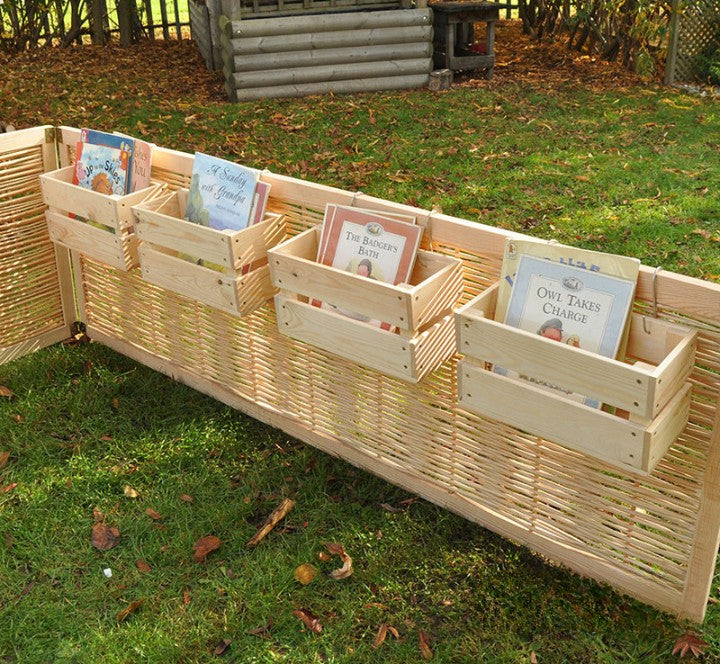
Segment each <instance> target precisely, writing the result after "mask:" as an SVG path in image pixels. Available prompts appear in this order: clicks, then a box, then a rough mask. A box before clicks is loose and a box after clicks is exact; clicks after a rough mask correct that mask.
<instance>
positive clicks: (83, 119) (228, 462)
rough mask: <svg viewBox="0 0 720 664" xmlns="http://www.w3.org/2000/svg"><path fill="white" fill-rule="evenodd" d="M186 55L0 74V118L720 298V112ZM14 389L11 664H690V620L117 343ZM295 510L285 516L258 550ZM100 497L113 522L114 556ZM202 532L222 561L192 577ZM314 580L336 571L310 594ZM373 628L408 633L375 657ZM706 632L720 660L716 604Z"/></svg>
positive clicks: (25, 369) (72, 358)
mask: <svg viewBox="0 0 720 664" xmlns="http://www.w3.org/2000/svg"><path fill="white" fill-rule="evenodd" d="M187 48H188V47H187V45H178V46H176V47H175V46H174V47H167V48H166V47H164V46H155V47H153V49H155V50H151V51H150V53H151V54H152V57H151V58H150V59H149V60H148V62H139V63H138V61H137V59H138V58H142V55H143V54H142V53H141V52H137V51H133V50H131V51H129V52H120V51H110V53H113V57H112V60H111V61H109V62H108V63H107V67H108V71H107V72H106V73H105V75H99V76H98V75H95V76H90V72H91V71H94V70H93V67H94V66H96V65H97V66H99V65H100V64H102V60H103V59H105V60H107V56H105V55H103V54H102V53H100V54H99V55H98V54H97V52H96V51H93V52H90V51H87V52H86V51H82V52H80V53H78V52H77V50H76V49H73V50H72V51H69V52H67V53H65V54H64V56H63V58H59V57H58V58H57V59H56V60H51V61H45V63H44V64H43V65H42V67H41V66H40V65H39V64H38V62H37V61H34V60H33V59H32V58H30V57H28V58H24V57H22V58H17V59H15V60H9V61H7V62H6V63H0V64H3V65H6V66H5V67H4V70H2V69H0V71H4V72H5V73H0V84H2V89H3V90H7V91H8V95H7V96H6V99H8V100H10V101H9V102H8V103H7V105H5V106H4V107H3V109H2V110H0V113H2V114H3V117H2V119H4V120H6V121H12V122H13V123H14V124H16V126H29V125H33V124H40V123H45V122H49V123H55V124H70V125H78V126H79V125H89V126H93V127H96V128H98V129H117V130H123V131H126V132H129V133H133V134H135V135H138V136H142V137H145V138H149V139H150V140H153V141H155V142H157V143H158V144H160V145H163V146H167V147H171V148H176V149H180V150H185V151H189V152H192V151H193V150H195V149H200V150H203V151H206V152H210V153H212V154H217V155H219V156H224V157H228V158H230V159H234V160H238V161H241V162H243V163H246V164H248V165H251V166H257V167H260V168H264V167H267V168H270V169H271V170H272V171H275V172H279V173H287V174H291V175H294V176H298V177H303V178H307V179H310V180H314V181H318V182H322V183H326V184H331V185H336V186H340V187H343V188H349V189H355V190H362V191H363V192H365V193H369V194H373V195H377V196H382V197H386V198H390V199H393V200H397V201H402V202H408V203H412V204H415V205H419V206H421V207H425V208H429V207H432V206H436V207H440V208H442V210H443V211H444V212H446V213H449V214H453V215H457V216H460V217H465V218H468V219H472V220H476V221H480V222H483V223H487V224H491V225H494V226H500V227H504V228H511V229H514V230H519V231H523V232H526V233H529V234H531V235H535V236H539V237H545V238H557V239H558V240H560V241H564V242H571V243H573V244H577V245H581V246H585V247H589V248H596V249H602V250H606V251H612V252H618V253H626V254H630V255H635V256H638V257H639V258H641V259H642V260H643V262H644V263H646V264H648V265H652V266H655V265H662V266H663V268H665V269H670V270H676V271H679V272H681V273H684V274H688V275H692V276H698V277H703V278H707V279H711V280H715V281H720V199H719V198H718V193H717V183H718V182H720V158H719V157H720V110H719V107H718V105H717V101H714V100H712V99H701V98H696V97H689V96H686V95H684V94H681V93H679V92H676V91H672V90H668V89H663V88H654V87H636V88H630V89H610V88H603V89H600V90H590V89H586V88H584V87H582V86H578V85H562V86H552V87H549V86H544V85H543V82H542V81H538V82H537V83H536V84H535V85H520V84H512V83H507V84H505V85H501V84H499V83H498V84H495V85H493V86H490V87H477V86H475V85H473V84H467V85H466V86H464V87H463V86H461V87H456V88H454V89H453V90H451V91H449V92H446V93H442V94H432V93H429V92H427V91H424V90H423V91H413V92H410V93H388V94H373V95H365V96H355V97H342V98H341V97H337V98H333V97H324V98H311V99H305V100H280V101H278V100H268V101H262V102H256V103H245V104H235V105H230V104H227V103H225V102H224V101H222V94H223V93H222V90H221V88H220V86H221V81H219V80H218V79H217V78H216V77H214V75H212V74H207V73H205V72H203V71H202V69H201V65H199V64H198V62H197V59H195V60H192V59H191V58H192V57H195V56H194V55H192V54H191V53H190V51H188V50H187ZM173 49H178V50H173ZM162 54H165V55H166V56H167V58H176V60H172V66H170V65H167V66H166V65H164V64H163V62H164V61H163V59H162V57H161V55H162ZM101 56H102V57H101ZM50 57H51V58H52V57H54V56H50ZM189 58H190V59H189ZM188 62H189V63H190V64H191V65H192V67H194V68H195V69H193V68H192V67H191V66H190V65H187V64H185V65H183V64H182V63H188ZM131 64H132V65H133V66H132V67H131V66H130V65H131ZM184 66H185V68H184V69H183V67H184ZM43 68H44V69H43ZM113 71H115V72H116V73H115V75H114V76H113V73H112V72H113ZM48 72H50V73H51V74H52V75H51V76H48V75H47V74H48ZM117 72H122V86H119V85H118V74H117ZM148 72H152V74H149V73H148ZM40 74H44V76H40ZM0 385H5V386H8V387H9V388H11V389H12V390H13V391H14V392H15V396H14V398H12V399H8V398H0V452H2V451H3V450H7V451H10V452H11V453H12V456H11V457H10V460H9V462H8V463H7V465H6V466H5V467H4V468H2V469H1V470H0V486H8V485H11V484H14V483H17V486H16V487H15V488H14V489H12V490H10V491H8V492H7V493H0V661H8V662H21V663H24V662H63V661H68V662H88V663H90V662H99V661H102V662H144V661H147V662H164V661H168V662H170V661H172V662H175V661H177V662H195V661H211V660H215V659H216V658H217V657H220V656H215V655H213V654H212V652H213V650H214V649H215V647H216V646H217V645H218V643H219V642H220V641H221V640H222V639H229V640H231V641H232V643H231V644H230V646H229V648H228V650H227V652H226V653H225V654H224V655H222V657H221V658H222V659H224V660H225V661H235V662H273V661H287V662H303V663H304V662H313V661H317V662H377V661H388V662H417V661H420V658H421V653H420V649H419V646H418V638H419V637H418V635H419V631H420V630H424V631H425V632H427V634H428V635H429V638H430V647H431V648H432V650H433V653H434V661H439V662H531V661H533V660H534V659H537V661H538V662H542V663H545V662H547V663H555V662H559V663H561V662H572V663H575V662H587V663H593V662H648V663H655V662H672V661H677V657H674V656H672V655H671V650H672V647H673V644H674V642H675V640H676V639H677V637H678V636H680V635H681V634H682V633H683V632H684V631H686V630H687V629H688V628H689V626H688V625H685V624H683V623H680V622H678V621H676V620H675V619H673V618H672V617H670V616H668V615H666V614H663V613H660V612H657V611H655V610H653V609H651V608H649V607H647V606H644V605H642V604H640V603H638V602H636V601H634V600H631V599H628V598H626V597H623V596H621V595H619V594H617V593H615V592H613V591H611V590H609V589H608V588H606V587H603V586H601V585H599V584H597V583H595V582H592V581H588V580H584V579H581V578H580V577H578V576H576V575H573V574H570V573H568V572H566V571H564V570H562V569H559V568H556V567H553V566H551V565H549V564H547V563H546V562H544V561H543V560H542V559H540V558H539V557H537V556H535V555H533V554H532V553H530V552H529V551H528V550H527V549H524V548H522V547H518V546H516V545H514V544H512V543H510V542H508V541H506V540H504V539H502V538H500V537H498V536H496V535H494V534H492V533H490V532H488V531H486V530H484V529H482V528H480V527H478V526H475V525H473V524H471V523H469V522H467V521H465V520H463V519H461V518H460V517H457V516H454V515H453V514H450V513H448V512H447V511H444V510H442V509H440V508H438V507H435V506H433V505H431V504H429V503H427V502H425V501H422V500H416V501H412V500H410V502H404V501H407V500H408V499H411V498H412V496H410V495H408V494H407V493H405V492H403V491H401V490H399V489H396V488H394V487H393V486H391V485H389V484H387V483H386V482H383V481H381V480H379V479H376V478H374V477H372V476H370V475H368V474H366V473H363V472H361V471H358V470H355V469H353V468H352V467H350V466H349V465H348V464H346V463H344V462H341V461H338V460H334V459H331V458H329V457H328V456H326V455H324V454H322V453H319V452H316V451H315V450H313V449H312V448H310V447H308V446H306V445H304V444H302V443H299V442H298V441H295V440H291V439H289V438H288V437H287V436H285V435H284V434H282V433H281V432H279V431H277V430H274V429H271V428H269V427H266V426H264V425H262V424H259V423H258V422H256V421H253V420H252V419H249V418H247V417H245V416H243V415H241V414H238V413H237V412H234V411H232V410H230V409H229V408H227V407H225V406H223V405H221V404H219V403H217V402H215V401H213V400H212V399H210V398H207V397H205V396H203V395H200V394H198V393H196V392H194V391H193V390H191V389H189V388H186V387H184V386H182V385H180V384H177V383H173V382H172V381H170V380H169V379H166V378H164V377H163V376H160V375H159V374H157V373H154V372H153V371H151V370H149V369H146V368H144V367H142V366H139V365H137V364H135V363H134V362H132V361H130V360H129V359H127V358H124V357H122V356H120V355H117V354H116V353H114V352H112V351H110V350H107V349H105V348H103V347H101V346H98V345H95V344H87V345H78V346H58V347H54V348H51V349H47V350H44V351H42V352H39V353H37V354H35V355H33V356H30V357H26V358H23V359H21V360H19V361H16V362H13V363H11V364H8V365H5V366H3V367H0ZM126 486H130V487H132V488H133V489H134V490H135V491H136V492H137V493H138V497H137V498H129V497H127V496H125V494H124V489H125V487H126ZM182 496H191V497H192V499H193V500H192V502H187V500H183V499H182V498H181V497H182ZM283 496H289V497H292V498H293V499H294V500H295V501H296V507H295V509H294V510H293V511H292V512H291V513H290V515H289V517H288V519H287V520H286V522H284V524H281V526H280V527H279V528H278V529H276V531H274V532H273V533H271V535H270V536H268V538H267V539H266V540H265V541H264V542H263V543H262V544H261V545H260V546H259V547H257V549H255V550H248V549H246V547H245V542H246V540H247V539H248V538H249V537H250V536H251V535H252V534H253V533H254V531H255V529H256V527H257V526H258V525H259V524H260V523H261V522H262V521H263V519H264V518H265V517H266V516H267V514H268V513H269V512H270V511H271V510H272V509H273V508H274V507H275V506H276V505H277V504H278V503H279V502H280V500H281V499H282V497H283ZM383 503H385V504H387V505H390V506H392V508H394V509H393V510H388V509H386V508H385V507H383V506H382V504H383ZM94 508H97V509H99V510H100V511H102V512H103V513H104V514H105V515H106V518H107V523H108V525H112V526H116V527H117V528H118V529H119V531H120V543H119V545H118V546H117V547H115V548H114V549H112V550H110V551H108V552H105V553H103V552H100V551H98V550H96V549H94V548H93V547H92V546H91V543H90V531H91V527H92V525H93V522H94V519H93V509H94ZM148 508H150V509H152V510H155V511H157V512H158V513H160V514H161V515H163V518H162V519H160V520H153V519H152V518H151V517H150V516H148V515H147V514H146V509H148ZM209 534H214V535H216V536H218V537H220V539H221V540H222V541H223V544H222V547H221V548H220V549H219V550H218V551H216V552H214V553H212V554H210V556H209V557H208V559H207V562H206V563H204V564H198V563H195V562H193V561H192V554H193V543H194V542H195V541H196V540H197V539H199V538H200V537H202V536H204V535H209ZM325 542H338V543H340V544H342V545H343V546H344V547H345V548H346V550H347V552H348V553H349V554H350V555H351V556H352V557H353V559H354V566H355V573H354V575H353V576H351V577H350V578H348V579H345V580H343V581H335V580H334V579H332V578H329V577H328V576H327V575H325V574H323V573H322V572H327V571H329V570H331V569H333V568H334V567H336V566H338V564H339V563H338V562H337V559H335V560H334V561H331V562H321V561H319V560H318V559H317V554H318V552H320V551H322V550H324V543H325ZM138 560H141V561H144V562H145V563H147V565H149V567H150V571H148V572H143V571H141V570H140V569H139V568H138V566H137V561H138ZM302 563H313V564H315V565H316V566H317V567H318V568H319V569H320V571H321V574H320V575H319V576H318V577H317V578H316V579H315V581H313V582H312V583H311V584H310V585H308V586H302V585H300V584H299V583H298V582H297V581H295V579H294V578H293V572H294V570H295V568H296V567H297V566H298V565H300V564H302ZM104 568H111V569H112V571H113V576H112V578H110V579H108V578H106V577H105V576H104V575H103V569H104ZM719 574H720V570H719ZM719 579H720V577H716V579H715V582H714V584H713V587H712V591H711V596H712V598H714V599H717V598H718V580H719ZM140 599H144V603H143V605H142V606H141V607H140V608H138V609H137V610H136V611H135V612H134V613H132V614H131V615H129V616H128V617H127V619H126V620H124V621H122V622H118V620H117V614H118V613H119V612H120V611H122V610H123V609H124V608H125V607H127V606H128V605H129V604H130V603H131V602H133V601H137V600H140ZM297 609H307V610H309V611H311V612H313V613H314V614H315V615H317V616H318V617H319V618H320V621H321V622H322V624H323V627H324V629H323V631H322V633H321V634H313V633H312V632H311V631H309V630H307V629H304V628H303V627H302V624H301V622H300V621H299V619H298V618H297V617H296V616H295V615H293V613H292V612H293V611H294V610H297ZM268 623H271V624H270V625H269V627H268ZM382 623H387V624H388V625H391V626H392V627H394V628H395V629H397V632H398V635H399V637H400V638H399V639H395V637H394V636H392V635H391V634H388V636H387V639H386V641H385V643H384V644H383V645H382V646H380V648H378V649H377V650H376V649H374V648H373V647H372V643H373V639H374V638H375V635H376V633H377V631H378V628H379V627H380V625H381V624H382ZM263 626H265V627H267V629H265V630H258V628H261V627H263ZM253 631H255V633H252V632H253ZM697 633H698V634H699V635H701V636H702V638H704V639H705V640H706V641H708V642H709V644H710V645H709V647H708V649H707V655H706V656H705V658H704V661H720V610H719V609H718V607H717V605H716V604H715V603H713V604H711V605H710V606H709V608H708V617H707V619H706V621H705V623H704V625H703V626H702V627H701V628H698V631H697ZM533 653H534V654H535V655H534V656H533Z"/></svg>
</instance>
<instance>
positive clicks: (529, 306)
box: [495, 254, 635, 408]
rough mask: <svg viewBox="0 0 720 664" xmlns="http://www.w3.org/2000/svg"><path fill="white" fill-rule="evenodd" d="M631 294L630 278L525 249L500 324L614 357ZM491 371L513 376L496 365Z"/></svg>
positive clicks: (585, 399)
mask: <svg viewBox="0 0 720 664" xmlns="http://www.w3.org/2000/svg"><path fill="white" fill-rule="evenodd" d="M634 294H635V282H634V281H631V280H628V279H621V278H617V277H613V276H610V275H607V274H603V273H602V272H596V271H592V270H588V269H583V268H579V267H574V266H571V265H567V264H564V263H557V262H555V261H553V260H548V259H545V258H538V257H537V256H530V255H527V254H525V255H522V256H520V258H519V260H518V264H517V272H516V274H515V279H514V283H513V287H512V292H511V293H510V299H509V301H508V306H507V312H506V314H505V320H504V323H505V324H506V325H510V326H512V327H517V328H519V329H521V330H525V331H526V332H531V333H534V334H538V335H540V336H541V337H544V338H545V339H548V340H550V341H552V342H556V343H563V344H567V345H569V346H572V347H574V348H582V349H584V350H587V351H590V352H593V353H597V354H599V355H603V356H605V357H610V358H615V357H616V356H617V353H618V349H619V348H620V344H621V341H622V338H623V334H624V331H625V327H626V325H627V322H628V317H629V315H630V310H631V308H632V303H633V298H634ZM495 371H496V372H497V373H500V374H503V375H517V374H513V373H512V372H509V371H507V370H505V369H503V368H501V367H495ZM520 378H524V379H525V380H530V381H531V382H533V383H534V384H536V385H538V386H539V387H544V388H547V389H555V390H560V391H562V392H564V393H565V394H566V396H567V397H568V398H570V399H573V400H575V401H581V402H583V403H585V405H587V406H591V407H593V408H599V407H600V404H599V402H598V401H596V400H594V399H591V398H589V397H585V396H582V395H579V394H574V393H572V392H569V391H567V390H563V389H562V387H561V386H557V385H549V384H547V383H545V382H543V381H542V380H541V379H540V377H539V376H523V375H520Z"/></svg>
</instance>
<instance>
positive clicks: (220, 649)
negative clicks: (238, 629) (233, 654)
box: [213, 639, 232, 657]
mask: <svg viewBox="0 0 720 664" xmlns="http://www.w3.org/2000/svg"><path fill="white" fill-rule="evenodd" d="M231 643H232V641H231V640H230V639H223V640H222V641H220V643H218V644H217V645H216V646H215V650H213V655H216V656H217V657H219V656H220V655H224V654H225V653H226V652H227V649H228V648H229V647H230V644H231Z"/></svg>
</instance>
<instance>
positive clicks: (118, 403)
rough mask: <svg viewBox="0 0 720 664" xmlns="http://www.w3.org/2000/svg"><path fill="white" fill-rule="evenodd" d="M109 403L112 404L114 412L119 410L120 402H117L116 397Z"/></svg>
mask: <svg viewBox="0 0 720 664" xmlns="http://www.w3.org/2000/svg"><path fill="white" fill-rule="evenodd" d="M110 403H112V407H113V408H114V409H115V410H118V409H119V408H120V402H119V401H118V400H117V397H115V398H114V399H113V400H112V401H111V402H110Z"/></svg>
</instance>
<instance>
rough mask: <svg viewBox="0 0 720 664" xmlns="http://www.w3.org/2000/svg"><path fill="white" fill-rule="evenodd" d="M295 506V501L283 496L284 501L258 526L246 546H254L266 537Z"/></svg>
mask: <svg viewBox="0 0 720 664" xmlns="http://www.w3.org/2000/svg"><path fill="white" fill-rule="evenodd" d="M294 506H295V501H294V500H291V499H290V498H283V500H282V502H281V503H280V504H279V505H278V506H277V507H276V508H275V509H274V510H273V511H272V512H271V513H270V515H269V516H268V518H267V519H265V522H264V523H263V524H262V526H260V528H258V530H257V532H256V533H255V534H254V535H253V536H252V537H251V538H250V539H249V540H248V541H247V543H246V546H248V547H250V548H252V547H254V546H257V545H258V544H259V543H260V542H262V541H263V539H265V537H266V536H267V534H268V533H269V532H270V531H271V530H272V529H273V528H274V527H275V526H277V524H278V523H280V521H282V520H283V519H284V518H285V517H286V516H287V514H288V512H289V511H290V510H291V509H292V508H293V507H294Z"/></svg>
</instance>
